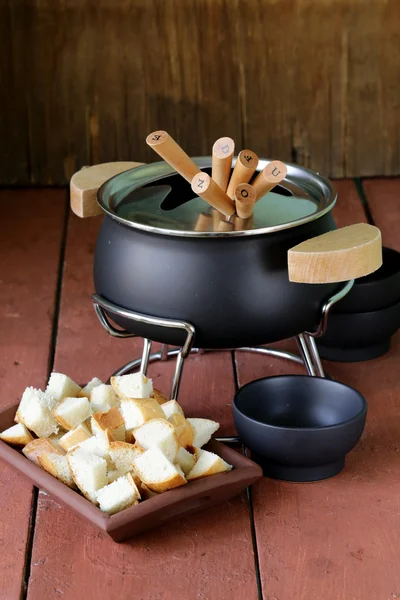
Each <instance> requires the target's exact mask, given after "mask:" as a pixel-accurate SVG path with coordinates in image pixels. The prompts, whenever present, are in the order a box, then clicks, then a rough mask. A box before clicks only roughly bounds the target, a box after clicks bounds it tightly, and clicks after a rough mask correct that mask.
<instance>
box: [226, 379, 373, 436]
mask: <svg viewBox="0 0 400 600" xmlns="http://www.w3.org/2000/svg"><path fill="white" fill-rule="evenodd" d="M282 377H283V378H285V379H289V378H290V379H297V378H307V379H320V380H322V381H326V382H328V385H335V386H341V387H345V388H348V389H349V390H351V391H352V392H355V393H356V394H357V395H358V396H359V397H360V399H361V401H362V404H363V407H362V409H361V410H360V411H359V412H358V413H357V414H356V415H354V417H351V419H347V420H346V421H341V422H340V423H335V424H334V425H322V426H320V427H288V426H285V425H273V424H272V423H264V422H263V421H259V420H257V419H254V418H253V417H249V416H248V415H246V414H244V413H243V412H242V410H241V409H240V408H239V406H238V405H237V398H238V397H239V395H240V392H241V391H242V390H244V389H245V388H247V387H249V386H251V385H253V384H255V383H258V382H259V381H264V380H266V379H268V380H269V379H278V378H282ZM232 405H233V409H234V412H235V411H237V412H238V413H239V414H240V415H241V416H242V417H244V418H245V419H247V420H248V421H250V422H251V423H255V424H257V425H261V426H263V427H267V428H269V429H275V430H280V431H296V432H300V431H308V432H311V431H315V432H317V431H329V430H332V429H339V428H341V427H343V425H349V424H351V423H353V422H355V421H358V420H359V419H360V417H364V416H366V414H367V412H368V403H367V401H366V399H365V397H364V396H363V394H362V393H361V392H359V391H358V390H356V389H355V388H354V387H352V386H351V385H348V384H347V383H342V382H341V381H336V380H334V379H327V378H326V377H317V376H314V375H299V374H293V375H290V374H287V375H271V377H259V378H258V379H253V380H252V381H249V382H248V383H245V385H243V386H242V387H240V388H239V389H238V390H237V391H236V392H235V395H234V397H233V403H232Z"/></svg>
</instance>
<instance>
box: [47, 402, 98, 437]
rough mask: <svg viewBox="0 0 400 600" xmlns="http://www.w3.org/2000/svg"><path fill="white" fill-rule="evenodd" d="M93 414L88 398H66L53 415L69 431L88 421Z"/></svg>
mask: <svg viewBox="0 0 400 600" xmlns="http://www.w3.org/2000/svg"><path fill="white" fill-rule="evenodd" d="M91 414H92V410H91V408H90V402H89V400H88V399H87V398H85V397H82V398H64V400H61V402H60V403H59V404H58V406H56V408H55V409H54V410H53V415H54V416H55V418H56V419H57V421H58V423H59V424H60V425H61V427H64V429H66V430H67V431H70V430H71V429H75V427H78V425H80V424H81V423H83V422H84V421H86V419H88V418H89V417H90V415H91Z"/></svg>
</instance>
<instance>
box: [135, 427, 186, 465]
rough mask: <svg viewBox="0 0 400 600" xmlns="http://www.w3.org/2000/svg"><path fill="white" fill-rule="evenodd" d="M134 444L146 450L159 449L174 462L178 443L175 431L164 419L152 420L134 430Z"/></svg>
mask: <svg viewBox="0 0 400 600" xmlns="http://www.w3.org/2000/svg"><path fill="white" fill-rule="evenodd" d="M133 433H134V436H135V439H136V442H137V443H138V444H139V446H141V447H142V448H144V449H145V450H148V449H149V448H155V447H156V448H159V449H160V450H161V452H162V453H163V454H164V455H165V456H166V457H167V458H168V460H170V461H171V462H174V460H175V459H176V456H177V454H178V451H179V442H178V438H177V437H176V433H175V429H174V427H173V426H172V425H171V423H169V422H168V421H167V420H166V419H152V420H151V421H147V423H144V424H143V425H140V427H137V428H136V429H135V430H134V432H133Z"/></svg>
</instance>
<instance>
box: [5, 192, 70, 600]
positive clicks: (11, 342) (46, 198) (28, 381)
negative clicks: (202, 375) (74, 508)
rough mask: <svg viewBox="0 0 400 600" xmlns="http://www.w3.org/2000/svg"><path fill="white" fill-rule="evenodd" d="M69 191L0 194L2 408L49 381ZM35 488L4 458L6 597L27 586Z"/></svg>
mask: <svg viewBox="0 0 400 600" xmlns="http://www.w3.org/2000/svg"><path fill="white" fill-rule="evenodd" d="M66 201H67V198H66V194H65V192H64V191H61V190H37V191H29V192H27V191H22V190H18V191H17V190H15V191H10V190H2V191H0V205H1V217H0V339H1V365H0V388H1V396H0V407H1V408H2V409H4V408H6V407H7V406H10V405H12V404H15V403H16V402H18V400H19V399H20V397H21V395H22V393H23V391H24V389H25V387H27V386H28V385H32V386H35V387H41V388H42V389H43V386H45V385H46V378H47V370H48V358H49V350H50V341H51V333H52V320H53V314H54V305H55V294H56V285H57V274H58V264H59V255H60V246H61V239H62V226H63V220H64V215H65V208H66ZM32 491H33V488H32V486H31V485H30V484H29V483H27V482H26V480H25V479H24V478H23V477H22V476H21V475H18V474H17V473H15V472H14V471H13V470H12V469H11V468H9V467H8V466H6V464H5V463H3V462H0V506H1V517H0V598H2V599H3V598H4V600H17V599H19V598H20V594H21V590H22V588H23V577H24V566H25V561H26V556H25V555H26V551H27V540H28V536H29V525H30V518H31V504H32Z"/></svg>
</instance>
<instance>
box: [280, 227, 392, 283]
mask: <svg viewBox="0 0 400 600" xmlns="http://www.w3.org/2000/svg"><path fill="white" fill-rule="evenodd" d="M380 266H382V238H381V232H380V231H379V229H378V228H377V227H374V226H373V225H367V224H366V223H358V224H357V225H350V226H349V227H343V228H342V229H336V230H334V231H329V232H328V233H324V234H322V235H319V236H317V237H314V238H311V239H309V240H306V241H305V242H302V243H301V244H299V245H298V246H295V247H294V248H291V249H290V250H289V252H288V267H289V281H293V282H296V283H339V282H341V281H349V280H350V279H357V278H358V277H365V275H369V274H370V273H373V272H374V271H376V270H377V269H379V267H380Z"/></svg>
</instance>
